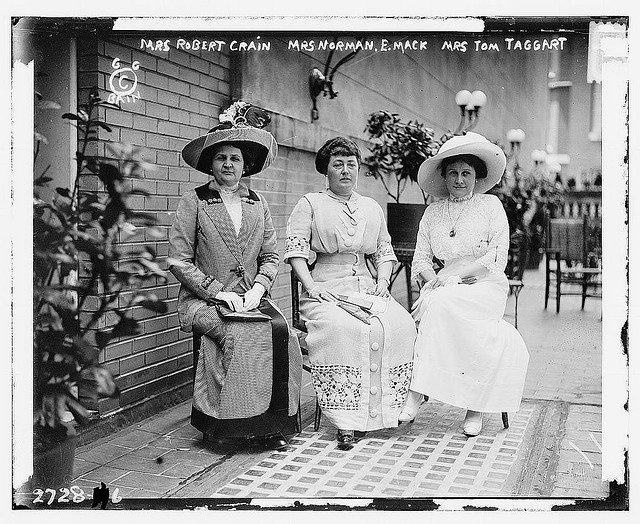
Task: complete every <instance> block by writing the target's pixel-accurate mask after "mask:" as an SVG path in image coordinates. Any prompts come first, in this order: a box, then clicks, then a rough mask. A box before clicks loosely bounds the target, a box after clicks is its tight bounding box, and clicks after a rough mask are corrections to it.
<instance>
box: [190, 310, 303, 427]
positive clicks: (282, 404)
mask: <svg viewBox="0 0 640 524" xmlns="http://www.w3.org/2000/svg"><path fill="white" fill-rule="evenodd" d="M259 309H260V311H262V312H263V313H265V314H267V315H269V316H270V317H271V320H270V321H268V322H267V321H265V322H235V321H228V320H225V319H222V318H221V317H220V315H219V314H218V312H217V310H216V308H215V307H214V306H205V307H203V308H201V309H200V310H199V311H198V313H197V314H196V318H195V322H194V326H193V329H194V332H196V333H201V334H202V337H201V346H200V354H199V358H198V363H197V367H196V376H195V380H194V394H193V407H192V411H191V424H192V425H193V426H194V427H196V428H197V429H199V430H200V431H202V432H203V433H206V434H208V435H211V436H215V437H219V438H223V437H250V436H258V437H259V436H267V435H275V434H279V433H281V434H284V435H287V434H292V433H294V432H295V429H296V419H297V411H298V403H299V398H300V386H301V382H302V355H301V353H300V346H299V344H298V340H297V338H296V337H295V336H294V335H293V334H292V333H290V332H289V328H288V325H287V322H286V320H285V319H284V317H283V316H282V313H281V312H280V311H279V310H278V309H277V308H276V307H275V305H274V304H273V303H272V302H271V301H269V300H262V302H261V303H260V306H259Z"/></svg>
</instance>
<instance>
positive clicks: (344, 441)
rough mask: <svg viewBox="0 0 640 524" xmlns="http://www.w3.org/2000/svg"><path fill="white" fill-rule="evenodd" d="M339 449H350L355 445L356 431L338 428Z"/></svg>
mask: <svg viewBox="0 0 640 524" xmlns="http://www.w3.org/2000/svg"><path fill="white" fill-rule="evenodd" d="M337 438H338V449H339V450H342V451H349V450H350V449H353V445H354V444H355V443H356V442H357V440H356V438H355V435H354V432H353V431H349V430H343V429H339V430H338V437H337Z"/></svg>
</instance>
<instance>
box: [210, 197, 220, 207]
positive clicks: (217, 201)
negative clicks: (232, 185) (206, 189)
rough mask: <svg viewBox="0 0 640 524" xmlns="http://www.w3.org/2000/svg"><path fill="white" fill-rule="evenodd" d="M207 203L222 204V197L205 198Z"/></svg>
mask: <svg viewBox="0 0 640 524" xmlns="http://www.w3.org/2000/svg"><path fill="white" fill-rule="evenodd" d="M207 204H209V205H211V204H222V199H221V198H208V199H207Z"/></svg>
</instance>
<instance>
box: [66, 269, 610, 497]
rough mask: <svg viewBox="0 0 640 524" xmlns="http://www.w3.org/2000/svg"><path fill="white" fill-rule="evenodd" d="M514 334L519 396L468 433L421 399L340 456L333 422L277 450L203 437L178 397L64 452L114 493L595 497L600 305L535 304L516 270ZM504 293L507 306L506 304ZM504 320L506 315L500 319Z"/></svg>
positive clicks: (84, 479)
mask: <svg viewBox="0 0 640 524" xmlns="http://www.w3.org/2000/svg"><path fill="white" fill-rule="evenodd" d="M525 283H526V287H525V288H524V289H523V291H522V294H521V296H520V312H519V319H518V320H519V330H520V332H521V333H522V335H523V337H524V339H525V341H526V342H527V345H528V347H529V351H530V355H531V360H530V365H529V370H528V375H527V381H526V384H525V392H524V400H523V403H522V406H521V409H520V411H519V412H518V413H511V414H510V422H511V424H510V427H509V429H507V430H505V429H504V428H502V425H501V420H500V415H499V414H493V415H489V416H488V417H486V418H485V427H484V429H483V432H482V434H481V435H480V436H478V437H475V438H467V437H465V436H464V435H463V434H462V433H461V431H460V424H461V422H462V419H463V417H464V411H463V410H462V409H458V408H454V407H451V406H447V405H444V404H441V403H439V402H437V401H433V400H431V401H429V402H428V403H425V404H423V406H422V408H421V411H420V414H419V416H418V418H417V419H416V421H415V422H414V423H413V424H403V425H402V426H400V427H399V428H397V429H393V430H384V431H377V432H373V433H370V434H369V435H367V436H366V437H365V438H364V439H363V440H362V441H360V442H359V443H358V444H357V445H356V447H355V448H354V449H353V450H352V451H350V452H342V451H339V450H337V449H336V446H335V429H334V428H332V427H329V425H328V424H327V423H326V421H325V420H324V419H323V425H322V426H321V428H320V430H319V431H318V432H314V431H313V428H312V426H311V425H309V424H310V420H309V419H310V418H311V416H312V411H313V402H312V392H311V391H310V389H309V384H308V377H307V387H306V388H305V390H304V392H303V402H304V404H303V406H304V408H303V413H304V414H305V418H306V420H307V421H308V422H307V423H305V424H303V426H305V429H304V430H303V432H302V433H301V434H300V435H298V436H296V437H294V438H293V439H292V441H291V444H292V449H291V450H290V451H288V452H272V451H268V450H262V449H256V448H253V449H247V448H242V447H236V446H234V445H233V444H228V443H227V444H220V443H215V442H208V443H206V444H204V443H203V442H202V439H201V435H200V433H199V432H197V431H196V430H195V429H194V428H192V427H191V426H190V424H189V411H190V404H189V403H188V402H186V403H183V404H181V405H178V406H176V407H174V408H171V409H168V410H167V411H165V412H163V413H160V414H158V415H156V416H153V417H151V418H149V419H147V420H145V421H143V422H142V423H140V424H137V425H135V426H134V427H131V428H128V429H126V430H122V431H120V432H118V433H116V434H114V435H113V436H111V437H109V438H103V439H100V440H98V441H96V442H93V443H91V444H89V445H86V446H84V447H82V448H79V449H78V450H77V452H76V463H75V467H76V470H75V475H76V479H75V480H74V484H75V485H78V486H79V487H81V488H82V489H84V490H85V492H91V491H92V490H93V488H94V487H96V486H97V485H98V484H99V483H100V482H104V483H105V484H107V485H108V486H109V488H110V490H111V492H112V493H113V492H114V490H115V489H116V488H117V489H118V495H119V496H120V497H123V498H124V500H125V502H126V500H139V499H159V498H169V499H173V500H176V499H196V498H208V499H210V500H223V499H224V498H242V497H249V498H258V499H261V498H267V499H280V498H281V499H304V498H328V499H331V498H334V497H338V498H346V497H359V498H366V499H370V498H404V499H407V498H414V497H425V498H445V497H464V498H466V497H489V498H498V497H514V496H515V497H542V498H545V497H552V498H554V497H572V498H576V497H586V498H596V499H598V498H603V497H606V496H607V495H608V485H607V484H606V483H602V482H601V480H600V474H601V468H602V466H601V463H602V460H601V450H600V446H601V442H602V435H601V430H602V422H601V412H602V409H601V391H602V386H601V381H600V375H601V367H600V366H601V364H600V358H601V337H600V329H601V323H600V302H599V301H597V300H594V299H589V300H588V301H587V307H586V308H585V311H580V304H579V299H578V298H576V299H573V298H574V297H570V298H567V299H564V300H563V304H562V311H561V313H560V314H559V315H557V314H556V313H555V309H554V308H550V309H549V310H546V311H545V310H543V309H542V305H543V302H542V282H541V280H540V273H538V272H533V273H531V274H527V275H526V276H525ZM511 301H512V299H510V303H509V305H508V312H510V311H512V310H511V309H509V308H511V307H512V306H513V304H512V302H511ZM507 318H508V317H507Z"/></svg>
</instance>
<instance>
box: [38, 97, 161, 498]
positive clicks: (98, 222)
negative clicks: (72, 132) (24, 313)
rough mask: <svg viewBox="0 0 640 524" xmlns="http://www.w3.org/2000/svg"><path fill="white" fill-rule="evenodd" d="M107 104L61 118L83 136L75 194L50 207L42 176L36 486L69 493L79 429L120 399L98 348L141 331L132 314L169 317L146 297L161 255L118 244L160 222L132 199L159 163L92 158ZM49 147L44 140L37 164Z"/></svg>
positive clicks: (62, 195) (59, 193) (92, 103)
mask: <svg viewBox="0 0 640 524" xmlns="http://www.w3.org/2000/svg"><path fill="white" fill-rule="evenodd" d="M45 105H46V106H47V107H49V108H51V107H55V104H52V103H46V104H45ZM107 105H108V106H110V107H112V108H114V107H115V108H117V107H118V106H113V105H112V104H107V103H106V102H104V101H102V100H101V99H100V97H99V95H98V92H97V90H95V91H93V92H92V93H91V95H90V97H89V101H88V103H87V104H83V105H80V106H79V108H78V111H77V112H76V113H66V114H64V115H62V118H64V119H67V120H69V121H70V123H71V125H74V126H75V127H76V128H77V131H78V150H77V153H76V164H77V165H76V172H75V182H74V184H73V187H71V188H68V187H58V188H56V189H55V193H54V197H53V198H50V199H49V201H45V200H44V199H43V198H44V197H43V198H41V197H40V194H41V193H45V192H46V189H47V186H48V184H49V183H50V182H51V181H52V178H50V177H49V176H47V175H48V172H47V169H48V168H47V169H45V170H44V172H42V173H41V174H39V176H37V177H35V179H34V199H33V220H34V238H33V240H34V250H33V256H34V269H33V289H34V298H33V312H34V336H33V349H34V354H33V356H34V406H33V408H34V475H33V477H32V479H31V486H33V487H40V488H43V489H44V488H45V487H50V488H54V489H57V488H58V487H60V486H64V485H67V486H68V484H67V483H68V482H69V480H70V479H71V478H72V475H73V457H74V450H75V442H76V431H75V425H76V424H86V423H88V422H89V420H90V419H91V414H90V409H91V408H94V409H95V407H96V406H97V402H98V398H99V397H109V396H114V395H117V394H118V387H117V384H116V381H115V380H114V378H113V376H112V375H111V373H110V372H109V371H108V369H107V368H106V367H104V366H102V365H101V364H100V363H99V355H100V351H101V350H103V349H104V348H105V347H106V346H107V344H108V343H109V342H110V341H113V340H114V339H117V338H119V337H127V336H131V335H135V334H136V333H138V332H139V327H138V323H137V321H136V320H135V319H134V318H133V317H132V315H131V312H132V310H133V309H135V308H137V307H143V308H148V309H151V310H153V311H156V312H165V311H166V305H165V304H164V303H163V302H162V301H161V300H160V299H159V298H158V297H157V296H155V295H154V294H153V293H148V292H145V291H143V290H142V289H143V288H144V286H145V284H148V283H149V282H156V281H157V279H160V280H162V279H164V278H165V276H164V272H163V271H162V270H161V268H160V266H159V265H158V263H157V261H156V255H155V252H154V250H153V249H152V248H150V247H148V246H144V247H140V248H135V249H130V248H128V249H127V250H126V251H125V249H124V248H123V247H121V246H120V245H119V242H120V241H122V240H131V239H132V238H133V237H134V235H136V234H139V233H140V230H142V229H145V228H146V229H147V230H149V228H150V227H152V226H153V224H154V217H152V216H150V215H147V214H144V213H140V212H137V211H133V210H132V209H130V208H129V207H128V206H127V197H128V196H129V195H132V194H134V193H137V194H141V193H142V192H141V191H140V190H134V189H132V188H131V182H130V180H131V179H132V178H136V177H139V176H140V174H141V173H142V170H143V169H149V168H150V167H151V166H149V165H146V164H144V163H143V162H139V161H136V160H134V158H133V154H134V151H133V150H132V148H130V147H128V146H119V145H118V146H116V145H114V148H113V158H112V159H109V160H107V159H99V158H97V157H96V156H92V155H89V154H88V151H89V146H90V144H93V143H95V142H96V141H97V139H98V131H99V130H103V131H106V132H110V131H111V130H110V128H109V126H108V125H107V124H105V123H104V122H103V121H101V120H100V118H99V116H98V113H99V111H98V108H100V107H103V106H107ZM45 143H46V139H45V138H44V137H43V136H42V135H39V134H38V133H36V150H35V156H36V160H37V156H38V151H40V147H41V145H43V144H45ZM34 165H35V163H34ZM90 177H93V178H97V179H98V180H99V181H100V183H101V185H102V187H103V191H101V192H98V191H95V190H86V189H84V187H87V185H86V184H85V183H84V181H85V180H87V179H88V178H90ZM113 319H115V321H114V320H113Z"/></svg>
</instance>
